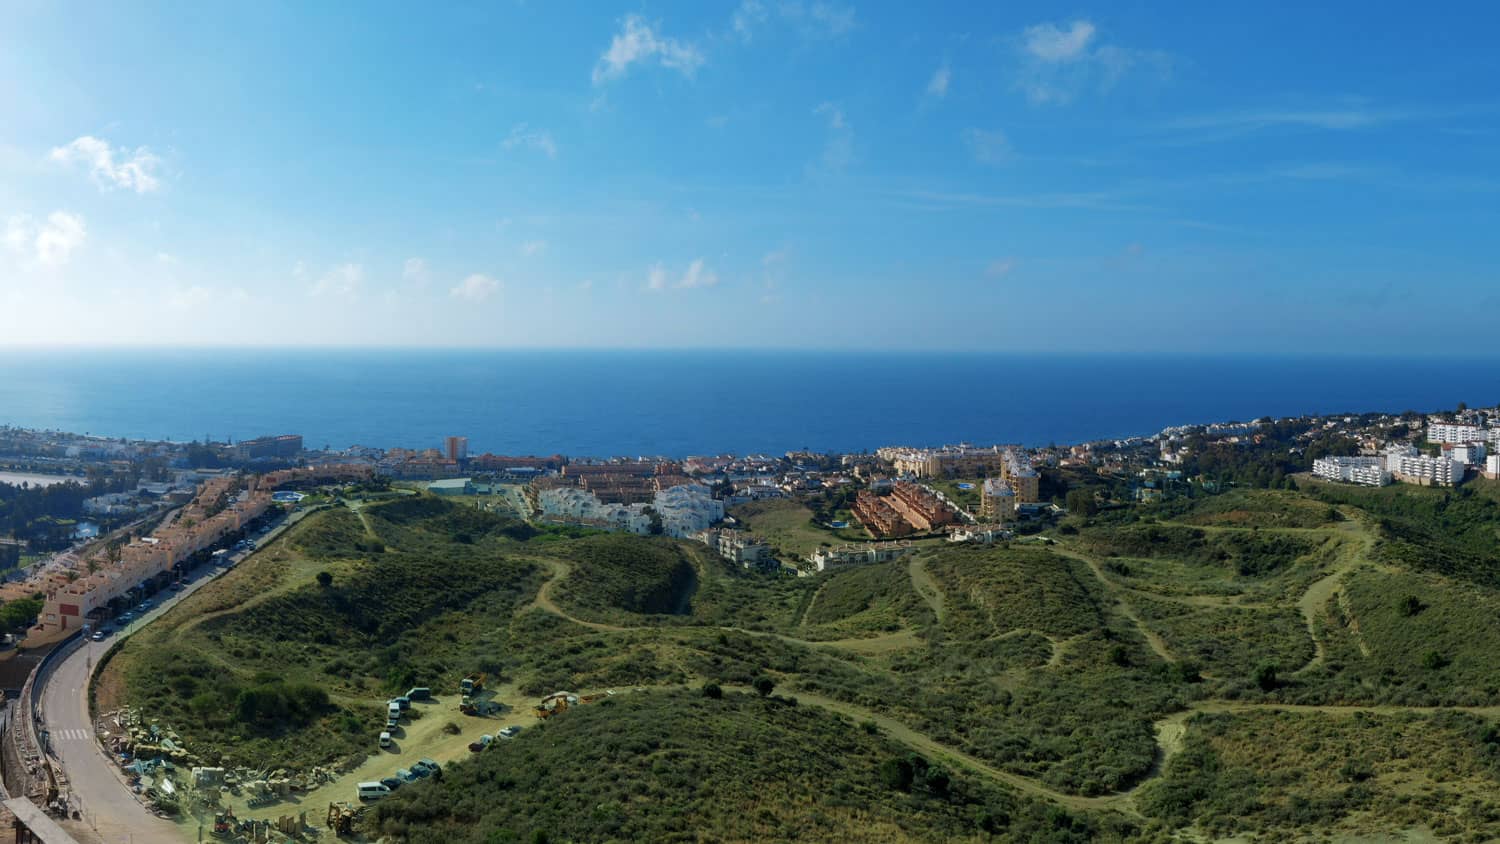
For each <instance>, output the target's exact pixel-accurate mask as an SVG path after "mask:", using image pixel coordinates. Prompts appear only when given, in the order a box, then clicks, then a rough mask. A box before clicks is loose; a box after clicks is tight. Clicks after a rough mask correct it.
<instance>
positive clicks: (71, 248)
mask: <svg viewBox="0 0 1500 844" xmlns="http://www.w3.org/2000/svg"><path fill="white" fill-rule="evenodd" d="M87 238H88V227H87V226H86V225H85V224H84V220H83V217H81V216H79V215H77V214H72V213H69V212H67V211H53V212H52V213H51V214H48V215H47V219H46V220H45V221H43V222H40V223H38V222H36V221H35V220H33V219H32V218H31V217H29V216H27V215H25V214H22V215H18V216H15V217H11V218H10V219H9V220H7V221H6V222H5V234H4V237H3V238H0V241H3V242H4V244H5V248H6V249H8V250H10V251H11V252H13V253H15V254H16V255H18V256H19V257H20V258H21V260H22V261H23V262H25V263H27V264H30V265H33V266H41V267H60V266H62V265H63V264H66V263H67V262H68V259H69V258H70V257H72V255H73V253H74V252H75V251H77V250H78V249H79V248H80V247H81V246H83V242H84V241H85V240H86V239H87Z"/></svg>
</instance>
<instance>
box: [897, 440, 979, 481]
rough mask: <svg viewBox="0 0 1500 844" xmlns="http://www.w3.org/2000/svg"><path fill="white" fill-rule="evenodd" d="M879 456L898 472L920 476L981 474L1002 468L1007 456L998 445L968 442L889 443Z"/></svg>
mask: <svg viewBox="0 0 1500 844" xmlns="http://www.w3.org/2000/svg"><path fill="white" fill-rule="evenodd" d="M875 456H877V457H879V458H880V459H881V460H884V461H885V462H887V463H890V464H891V466H892V467H893V468H894V469H895V470H896V473H897V474H900V475H910V476H913V477H917V478H978V477H982V476H985V475H989V474H991V473H993V472H998V471H1000V466H1001V463H1002V462H1003V461H1004V456H1003V454H1002V452H1001V450H1000V448H999V447H997V446H988V447H984V448H976V447H974V446H971V445H969V444H967V443H960V444H958V445H946V446H943V447H942V448H909V447H906V446H886V447H884V448H881V449H878V450H877V451H876V452H875Z"/></svg>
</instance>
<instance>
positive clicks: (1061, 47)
mask: <svg viewBox="0 0 1500 844" xmlns="http://www.w3.org/2000/svg"><path fill="white" fill-rule="evenodd" d="M1019 52H1020V56H1021V68H1020V72H1019V73H1018V74H1017V80H1016V87H1017V88H1019V89H1020V90H1021V91H1023V92H1024V93H1025V94H1026V97H1027V99H1029V100H1031V101H1032V102H1033V103H1036V104H1038V105H1043V104H1051V105H1063V104H1066V103H1069V102H1072V101H1073V100H1074V99H1075V98H1077V97H1078V95H1079V94H1081V93H1083V92H1084V91H1087V90H1091V89H1092V90H1098V91H1108V90H1109V89H1111V88H1113V87H1114V86H1115V84H1116V83H1117V82H1119V80H1120V79H1121V78H1122V77H1123V76H1125V75H1126V74H1127V73H1129V72H1130V71H1132V70H1135V69H1137V68H1142V69H1147V70H1153V71H1155V72H1156V73H1158V74H1159V75H1161V76H1165V75H1166V74H1167V72H1168V71H1169V70H1170V66H1171V60H1170V57H1169V56H1168V55H1167V54H1166V53H1162V52H1159V51H1155V50H1136V49H1132V48H1128V47H1120V46H1117V45H1114V44H1101V43H1100V39H1099V30H1098V28H1097V27H1095V26H1094V24H1093V22H1091V21H1087V20H1076V21H1073V22H1072V23H1070V24H1068V25H1067V26H1066V27H1061V26H1058V25H1057V24H1055V23H1039V24H1036V25H1035V26H1028V27H1026V29H1024V30H1022V32H1021V37H1020V47H1019Z"/></svg>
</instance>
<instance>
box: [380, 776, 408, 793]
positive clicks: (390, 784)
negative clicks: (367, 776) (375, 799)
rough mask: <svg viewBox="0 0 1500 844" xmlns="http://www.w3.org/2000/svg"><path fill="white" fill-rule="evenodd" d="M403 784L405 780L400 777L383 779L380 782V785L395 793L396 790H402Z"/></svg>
mask: <svg viewBox="0 0 1500 844" xmlns="http://www.w3.org/2000/svg"><path fill="white" fill-rule="evenodd" d="M403 782H404V780H402V779H401V778H400V777H383V778H381V780H380V784H381V785H383V786H385V787H386V788H389V789H390V790H391V791H395V790H396V789H398V788H400V787H401V784H402V783H403Z"/></svg>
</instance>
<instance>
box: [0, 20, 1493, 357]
mask: <svg viewBox="0 0 1500 844" xmlns="http://www.w3.org/2000/svg"><path fill="white" fill-rule="evenodd" d="M1317 5H1319V6H1321V8H1306V7H1304V5H1303V4H1295V5H1294V4H1284V6H1283V7H1282V8H1281V9H1276V8H1270V7H1256V8H1255V9H1254V10H1253V12H1252V11H1251V10H1250V8H1249V7H1243V8H1235V9H1230V8H1228V7H1224V6H1222V5H1221V4H1200V3H1179V4H1169V3H1150V4H1147V3H1135V2H1113V3H1109V4H1100V5H1098V6H1093V7H1089V6H1060V5H1055V4H1041V3H1006V4H999V3H983V4H979V3H976V4H956V3H955V4H943V5H940V6H937V7H929V5H928V4H912V3H871V2H852V3H843V2H836V1H835V0H820V1H818V2H814V1H812V0H787V2H778V0H744V2H729V3H722V4H714V3H707V2H702V3H665V2H650V3H626V4H611V5H606V4H604V3H537V2H528V3H500V2H495V3H484V4H475V5H467V6H466V5H457V4H434V5H432V6H431V7H428V6H417V5H409V6H406V5H396V4H377V3H359V4H352V3H351V4H334V3H288V4H276V3H255V4H248V3H246V4H211V5H209V6H191V5H183V4H180V3H161V4H150V3H133V4H123V3H114V4H111V3H69V2H39V0H19V2H15V3H11V4H8V7H7V12H6V19H7V21H6V24H5V26H4V27H3V28H0V343H24V344H35V343H111V344H114V343H118V344H176V343H187V344H231V345H243V344H380V345H389V344H411V345H465V346H632V347H633V346H688V347H701V346H806V347H861V348H862V347H894V348H941V349H956V348H971V349H986V350H991V349H993V350H1017V351H1020V350H1036V351H1067V350H1073V351H1098V350H1107V351H1162V350H1180V351H1193V352H1200V351H1241V350H1247V349H1258V348H1267V349H1271V350H1274V351H1278V352H1287V351H1339V352H1350V353H1363V354H1376V353H1390V352H1399V351H1432V350H1435V349H1441V348H1443V347H1445V346H1453V347H1457V348H1461V349H1466V350H1469V351H1475V350H1482V349H1484V348H1485V343H1486V341H1485V340H1484V339H1482V338H1484V337H1491V336H1492V335H1493V332H1492V331H1488V330H1487V329H1486V328H1484V327H1482V326H1484V325H1487V324H1489V323H1492V321H1493V319H1494V314H1495V313H1496V311H1497V309H1500V270H1497V263H1496V253H1495V249H1494V243H1495V241H1496V234H1495V233H1496V232H1497V231H1500V83H1497V80H1500V51H1496V50H1495V49H1494V48H1493V42H1492V38H1493V36H1492V33H1493V31H1494V28H1495V24H1496V23H1497V22H1500V12H1497V11H1496V10H1495V7H1493V6H1492V5H1487V4H1479V3H1473V4H1437V5H1436V6H1431V7H1424V8H1423V9H1421V10H1420V11H1419V12H1418V11H1415V10H1412V9H1411V8H1409V7H1407V8H1398V7H1397V5H1396V4H1392V7H1391V8H1387V7H1386V6H1385V5H1383V4H1373V5H1372V4H1368V3H1360V4H1355V3H1330V4H1317ZM1486 314H1488V316H1485V315H1486ZM1489 342H1493V340H1492V339H1491V340H1490V341H1489Z"/></svg>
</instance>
